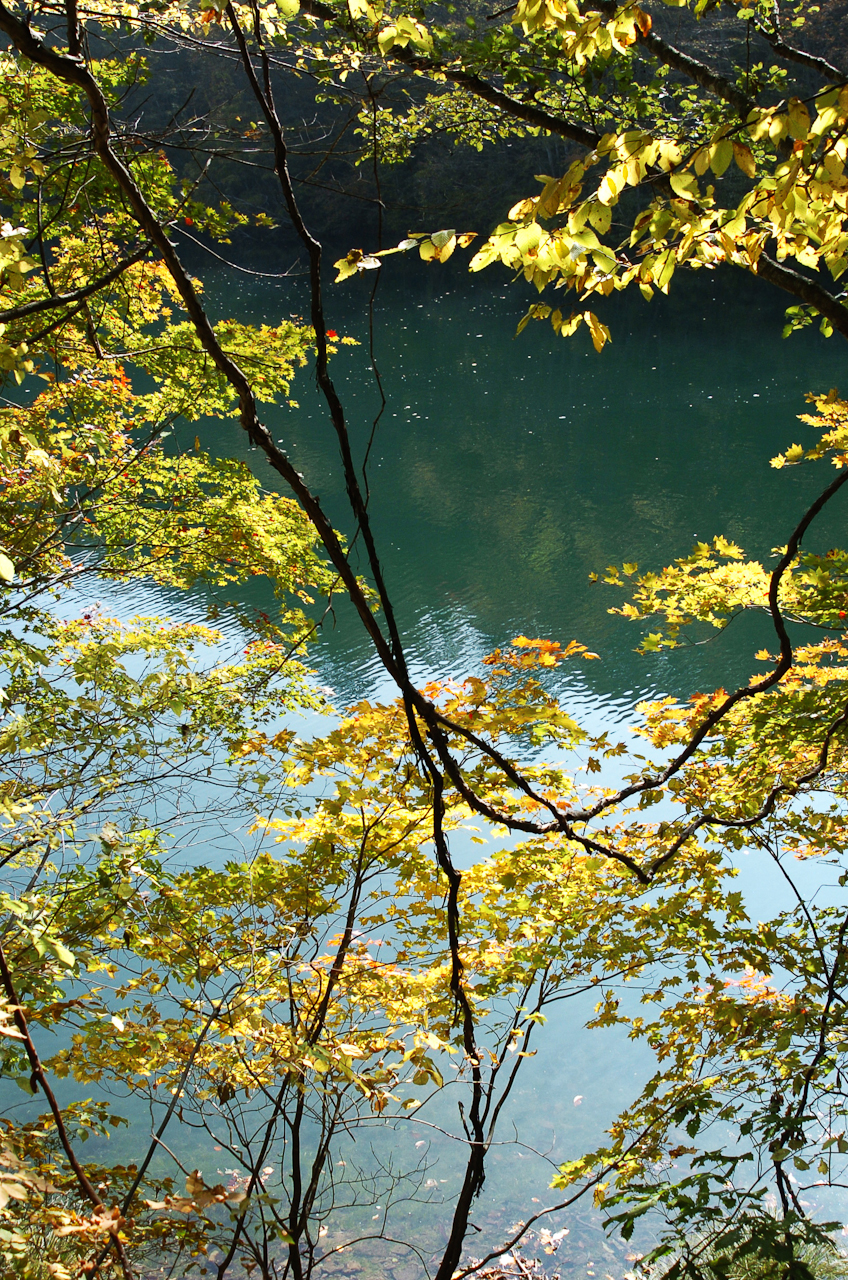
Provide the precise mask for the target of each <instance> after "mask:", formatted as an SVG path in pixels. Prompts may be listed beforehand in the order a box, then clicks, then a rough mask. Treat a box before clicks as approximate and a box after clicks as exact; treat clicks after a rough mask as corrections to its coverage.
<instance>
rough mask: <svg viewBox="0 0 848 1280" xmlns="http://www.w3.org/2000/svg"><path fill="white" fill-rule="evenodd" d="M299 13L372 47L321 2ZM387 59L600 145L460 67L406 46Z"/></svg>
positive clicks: (592, 133) (314, 0)
mask: <svg viewBox="0 0 848 1280" xmlns="http://www.w3.org/2000/svg"><path fill="white" fill-rule="evenodd" d="M613 8H615V5H613ZM300 9H301V12H302V13H307V14H310V15H311V16H312V17H314V18H320V19H321V21H322V22H332V23H333V24H334V25H336V26H338V27H340V28H341V29H342V30H343V31H344V32H345V34H346V35H348V36H350V35H351V34H353V35H356V36H357V37H358V38H359V39H360V40H361V41H362V43H363V44H364V45H365V46H366V47H367V46H369V45H373V44H374V41H373V40H369V38H368V36H367V34H366V33H365V32H364V31H361V30H358V29H357V28H355V27H353V30H351V27H352V24H351V23H350V22H347V23H345V21H344V19H343V15H342V14H340V13H338V12H337V11H336V10H335V9H333V8H332V6H331V5H329V4H326V3H325V2H324V0H302V3H301V6H300ZM388 56H389V57H390V58H391V59H392V60H393V61H394V62H401V63H403V65H404V66H405V67H409V69H410V70H411V71H418V72H420V73H422V74H424V75H428V76H432V77H433V78H434V79H440V80H447V81H449V83H450V84H455V85H456V86H457V87H458V88H460V89H466V90H467V91H468V92H469V93H472V94H474V96H475V97H477V98H481V99H482V100H483V101H484V102H488V103H489V104H490V106H493V107H497V108H498V109H499V110H501V111H504V112H505V113H506V114H507V115H510V116H513V117H514V118H515V119H516V120H524V121H525V122H526V123H527V124H530V125H533V126H534V127H535V128H539V129H547V130H548V132H549V133H554V134H556V135H557V137H560V138H568V139H569V140H570V141H571V142H579V143H580V145H581V146H584V147H588V148H589V149H590V150H591V149H593V148H594V147H596V146H597V145H598V143H599V142H600V139H601V135H600V134H599V133H598V132H597V130H595V129H587V128H586V126H585V125H582V124H575V123H574V122H573V121H570V120H564V119H563V118H562V117H561V116H555V115H553V114H552V113H551V112H550V111H545V110H544V109H543V108H542V107H539V106H536V105H535V104H534V103H532V102H522V101H521V99H520V98H513V97H511V96H510V94H508V93H504V91H503V90H502V89H498V88H496V87H495V85H493V84H490V83H489V82H488V80H483V79H482V77H481V76H477V75H473V74H472V73H471V72H470V71H463V70H462V68H461V67H457V66H456V65H455V64H453V65H452V64H451V63H449V62H441V61H440V60H439V59H438V58H427V57H425V56H424V55H423V54H420V53H415V52H414V51H413V50H412V49H410V48H409V47H408V46H407V48H405V49H401V48H400V47H395V48H393V49H392V50H391V51H390V54H389V55H388Z"/></svg>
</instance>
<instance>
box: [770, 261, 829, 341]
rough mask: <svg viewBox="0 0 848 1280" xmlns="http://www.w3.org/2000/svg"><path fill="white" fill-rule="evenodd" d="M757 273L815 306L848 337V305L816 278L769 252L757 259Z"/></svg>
mask: <svg viewBox="0 0 848 1280" xmlns="http://www.w3.org/2000/svg"><path fill="white" fill-rule="evenodd" d="M756 273H757V275H758V276H760V277H761V279H763V280H768V282H769V284H776V285H777V287H778V289H783V290H784V292H786V293H791V294H792V295H793V296H794V297H796V298H800V299H801V301H802V302H806V303H808V304H809V305H810V306H812V307H815V309H816V311H818V312H819V314H820V315H823V316H825V317H826V318H827V319H828V320H829V321H830V323H831V324H832V325H833V327H834V329H836V331H837V332H838V333H841V334H842V336H843V338H848V307H845V306H843V304H842V303H841V302H838V301H837V299H836V298H834V296H833V294H832V293H828V291H827V289H825V288H824V287H823V286H822V285H820V284H817V283H816V281H815V280H810V279H809V277H808V276H802V275H801V273H800V271H793V270H792V268H791V267H785V266H784V265H783V263H782V262H775V260H774V258H770V257H769V256H768V254H767V253H761V254H760V256H759V258H758V259H757V266H756Z"/></svg>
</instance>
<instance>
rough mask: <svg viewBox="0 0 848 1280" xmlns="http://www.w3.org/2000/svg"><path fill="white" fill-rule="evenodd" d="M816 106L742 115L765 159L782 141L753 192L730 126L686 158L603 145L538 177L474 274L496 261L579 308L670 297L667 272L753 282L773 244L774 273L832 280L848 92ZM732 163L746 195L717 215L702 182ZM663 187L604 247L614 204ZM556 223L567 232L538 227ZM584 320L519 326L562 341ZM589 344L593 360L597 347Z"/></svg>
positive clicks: (842, 200)
mask: <svg viewBox="0 0 848 1280" xmlns="http://www.w3.org/2000/svg"><path fill="white" fill-rule="evenodd" d="M815 105H816V109H817V113H816V116H815V119H812V120H811V118H810V115H809V112H808V110H807V107H806V106H805V105H804V103H802V102H801V101H800V100H799V99H795V98H792V99H790V100H789V102H788V104H785V105H784V106H781V107H776V108H769V109H759V108H757V109H756V110H754V111H752V112H751V115H750V116H749V119H748V121H747V131H748V135H749V138H750V141H751V143H752V145H755V146H757V147H758V149H759V150H760V151H761V152H762V153H763V158H764V155H765V152H764V147H765V146H766V145H769V146H771V147H772V148H773V149H779V148H780V146H781V144H782V142H783V141H784V140H785V139H787V138H788V139H790V140H791V141H792V153H791V156H790V158H788V159H784V158H783V156H782V154H781V153H780V152H779V151H778V156H777V161H776V163H775V164H774V167H773V170H772V171H771V172H770V173H769V172H765V173H763V175H762V176H761V177H760V178H759V180H757V181H753V180H754V179H755V177H756V170H757V161H756V160H755V157H754V152H753V151H752V149H751V146H749V145H748V143H746V142H744V141H743V140H741V138H740V137H739V131H738V128H737V129H735V130H734V128H733V126H731V125H729V124H725V125H721V126H719V127H718V128H717V130H716V132H715V134H714V136H713V138H712V140H711V141H710V142H709V143H708V144H704V145H701V146H699V147H697V148H695V149H694V150H692V151H691V152H690V153H689V154H686V153H685V151H684V149H683V147H682V146H681V144H680V143H679V142H678V141H676V140H674V139H671V138H661V137H653V136H651V135H650V134H648V133H645V132H644V131H640V130H638V129H631V130H628V131H625V132H623V133H619V134H607V135H605V136H604V137H603V138H602V139H601V141H600V142H599V144H598V146H597V147H596V148H595V150H594V151H592V152H590V153H589V154H588V155H587V156H584V157H582V158H581V159H579V160H575V161H574V162H573V163H572V164H571V166H570V167H569V169H568V170H567V171H566V173H565V174H564V175H563V176H562V177H559V178H552V177H547V176H545V177H541V178H540V179H539V181H540V182H542V184H543V190H542V193H541V195H538V196H532V197H528V198H526V199H524V200H521V201H519V202H518V203H517V204H516V205H514V206H513V208H512V209H511V210H510V212H509V217H508V220H507V221H505V222H503V223H501V224H500V226H498V227H497V228H496V229H495V231H494V232H493V233H492V235H491V236H490V237H489V239H488V241H487V242H486V244H485V245H484V246H483V247H482V248H481V249H480V250H479V251H478V253H477V254H476V255H475V257H474V258H473V259H472V261H471V270H472V271H479V270H482V269H483V268H484V267H486V266H488V265H489V264H490V263H492V262H494V261H500V262H503V263H504V264H505V265H506V266H508V267H510V268H512V269H513V270H516V271H519V272H521V273H523V275H524V277H525V279H527V280H528V281H530V282H532V283H533V284H534V285H535V286H536V288H537V289H538V290H539V291H541V290H542V289H544V288H545V286H546V285H548V284H550V283H552V282H554V283H555V284H556V287H557V288H562V287H565V288H568V289H573V290H574V291H575V292H577V293H578V294H579V295H580V296H581V297H582V298H586V297H587V296H589V295H590V294H593V293H600V294H602V295H605V296H606V295H608V294H610V293H612V292H613V291H615V290H620V289H624V288H626V287H627V286H628V285H630V284H636V285H638V287H639V288H640V289H641V291H642V293H643V294H644V295H645V296H646V297H650V296H651V294H652V292H653V290H654V289H655V288H657V289H660V290H661V291H662V292H664V293H666V292H668V288H669V284H670V282H671V278H672V276H673V274H674V272H675V270H676V269H677V268H678V267H680V266H682V265H684V264H685V265H687V266H689V267H694V268H698V267H709V268H712V267H715V266H717V265H718V264H719V263H722V262H728V263H732V264H734V265H736V266H742V267H744V268H746V269H747V270H750V271H753V272H756V270H757V261H758V259H759V257H760V254H761V253H762V252H763V251H764V249H765V248H766V247H767V246H768V245H769V244H770V243H771V242H774V247H775V253H776V257H777V258H778V260H779V261H781V260H784V259H786V258H794V259H795V260H796V261H797V262H799V263H800V264H802V265H804V266H807V267H811V268H817V267H818V266H819V265H820V264H821V265H824V266H826V267H827V268H828V270H829V271H830V273H831V275H832V276H833V278H834V279H838V278H839V277H840V276H841V275H842V273H843V272H844V270H845V269H846V266H848V257H846V254H847V253H848V229H846V225H845V224H846V216H848V215H847V214H846V210H847V209H848V205H846V201H848V178H846V175H845V162H846V155H848V143H846V140H845V137H844V131H845V123H846V119H848V90H845V89H841V90H840V89H838V88H835V89H827V90H825V91H824V92H822V93H821V94H819V95H818V96H817V97H816V99H815ZM604 161H605V162H606V169H605V172H604V173H603V176H602V177H601V179H600V181H599V182H598V183H597V185H596V186H595V189H594V190H593V191H590V193H589V194H588V195H584V184H585V181H586V178H587V176H588V175H589V172H590V170H591V169H592V168H593V167H594V166H596V165H598V164H599V163H601V162H604ZM734 161H735V163H736V165H737V167H738V168H739V169H740V170H741V171H742V173H744V175H745V176H746V177H747V178H749V179H751V180H752V185H751V186H750V187H749V189H748V190H747V191H746V193H745V195H744V196H743V198H742V200H741V201H740V202H739V203H738V204H737V205H736V206H735V207H730V208H727V207H722V206H721V204H720V203H719V202H718V200H717V198H716V194H715V188H714V187H711V186H710V187H706V188H703V187H702V186H701V184H700V182H699V179H700V178H701V177H703V175H704V174H705V173H706V172H707V171H708V170H710V169H711V170H712V172H713V173H714V174H715V176H716V177H721V176H722V175H723V174H724V173H725V172H726V170H727V168H728V166H729V165H730V164H731V162H734ZM662 175H666V177H665V182H666V183H667V185H668V187H669V188H670V193H671V194H670V197H663V196H656V197H654V198H653V199H652V200H651V201H650V203H649V205H648V207H647V208H645V209H644V210H643V211H642V212H640V213H639V214H638V215H637V217H636V219H635V221H634V223H633V227H632V230H631V232H630V234H629V236H628V238H627V239H626V240H625V241H624V242H623V243H621V244H618V245H614V244H613V245H610V244H607V243H605V242H604V241H603V240H602V238H601V237H603V236H604V235H606V233H607V232H609V231H610V229H611V226H612V209H613V207H614V206H615V205H617V204H618V202H619V200H620V198H621V196H622V194H623V192H624V191H625V190H626V189H627V188H628V187H629V188H637V187H639V186H640V185H642V184H643V183H644V182H645V181H646V180H647V179H649V178H651V179H652V180H655V179H656V178H657V177H658V176H662ZM553 218H556V219H560V220H563V219H564V220H563V221H560V223H559V225H556V226H553V227H550V228H548V227H546V225H545V224H546V222H548V221H549V220H551V219H553ZM589 314H590V313H585V312H584V313H581V312H576V313H574V314H572V315H571V316H570V317H566V318H564V316H563V312H562V311H561V310H559V309H556V310H553V309H551V308H533V309H531V311H530V312H529V313H528V316H527V317H526V318H525V321H524V322H523V323H526V322H527V320H529V319H530V318H535V319H547V318H550V319H551V323H552V325H553V327H554V329H555V331H556V332H557V333H562V334H564V335H565V336H568V335H569V334H570V333H573V332H574V330H575V328H576V327H577V326H578V325H579V323H580V322H581V320H582V319H584V318H586V319H587V318H588V315H589ZM596 323H597V322H596ZM522 327H523V326H522ZM826 331H827V326H826ZM592 336H593V340H594V342H595V346H596V347H597V348H598V349H600V347H601V346H602V345H603V342H600V341H599V335H597V334H596V333H595V332H593V335H592Z"/></svg>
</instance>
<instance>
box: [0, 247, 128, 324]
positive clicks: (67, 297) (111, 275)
mask: <svg viewBox="0 0 848 1280" xmlns="http://www.w3.org/2000/svg"><path fill="white" fill-rule="evenodd" d="M150 248H151V245H150V242H149V241H148V242H147V244H144V245H142V247H141V248H140V249H138V250H137V251H136V252H135V253H134V254H132V255H131V256H130V257H129V258H124V260H123V261H122V262H119V263H118V264H117V266H114V267H112V268H111V270H110V271H107V272H105V274H104V275H102V276H98V278H97V279H96V280H93V281H92V282H91V283H90V284H87V285H83V287H82V288H81V289H72V290H71V291H70V293H56V294H53V295H52V297H49V298H39V299H38V300H37V301H36V302H23V303H21V305H20V306H19V307H10V308H9V310H8V311H0V324H7V323H8V322H9V321H10V320H22V319H23V318H24V317H25V316H33V315H36V314H37V313H38V312H39V311H50V310H52V309H53V308H54V307H68V306H71V305H72V304H73V303H74V302H83V301H84V300H85V299H86V298H90V297H91V296H92V294H94V293H97V291H98V290H99V289H102V288H104V286H105V285H107V284H111V283H112V281H113V280H117V279H118V276H120V275H123V273H124V272H125V271H126V270H127V268H128V267H132V266H134V265H135V264H136V263H137V262H140V261H141V259H142V258H143V257H144V255H145V254H146V253H147V252H148V250H149V249H150Z"/></svg>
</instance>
